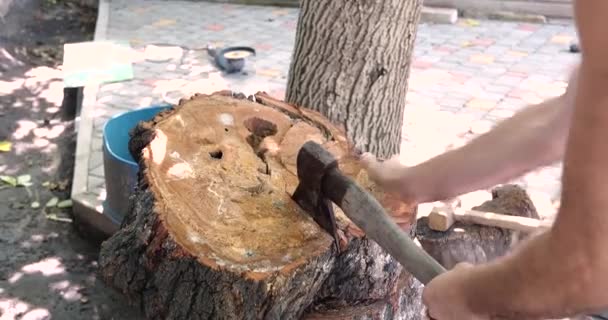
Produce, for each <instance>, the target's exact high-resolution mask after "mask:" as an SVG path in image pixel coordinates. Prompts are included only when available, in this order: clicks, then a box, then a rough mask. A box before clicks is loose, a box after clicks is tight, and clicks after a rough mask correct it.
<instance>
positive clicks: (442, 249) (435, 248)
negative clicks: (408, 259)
mask: <svg viewBox="0 0 608 320" xmlns="http://www.w3.org/2000/svg"><path fill="white" fill-rule="evenodd" d="M472 209H474V210H480V211H490V212H496V213H502V214H506V215H516V216H522V217H528V218H535V219H538V218H539V215H538V213H537V211H536V208H535V207H534V204H533V203H532V200H531V199H530V197H529V196H528V194H527V193H526V191H525V190H524V189H522V188H521V187H519V186H517V185H510V184H509V185H504V186H499V187H497V188H495V189H493V190H492V200H489V201H486V202H484V203H483V204H481V205H479V206H476V207H474V208H472ZM416 235H417V237H418V240H419V241H420V244H421V245H422V247H423V248H424V249H425V250H426V251H427V252H428V253H429V254H430V255H431V256H432V257H434V258H435V259H436V260H437V261H439V263H441V264H442V265H443V266H444V267H445V268H447V269H451V268H452V267H453V266H454V265H456V264H457V263H460V262H469V263H473V264H478V263H484V262H488V261H491V260H493V259H496V258H498V257H500V256H503V255H505V254H506V253H507V252H508V251H509V249H510V248H512V247H513V246H514V245H515V244H516V243H517V242H518V241H520V240H523V239H524V238H526V237H529V236H531V235H525V234H521V233H520V232H516V231H512V230H506V229H502V228H495V227H486V226H480V225H474V224H466V223H462V222H456V223H454V225H453V226H452V227H451V228H450V229H449V230H447V231H446V232H439V231H434V230H432V229H431V228H430V227H429V225H428V219H427V218H426V217H422V218H420V219H419V220H418V223H417V230H416Z"/></svg>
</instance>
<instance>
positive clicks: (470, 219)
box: [429, 207, 553, 233]
mask: <svg viewBox="0 0 608 320" xmlns="http://www.w3.org/2000/svg"><path fill="white" fill-rule="evenodd" d="M456 221H461V222H465V223H472V224H479V225H483V226H489V227H498V228H504V229H510V230H515V231H522V232H525V233H531V232H536V231H542V230H546V229H548V228H550V227H551V225H552V224H553V221H545V220H539V219H534V218H526V217H520V216H511V215H507V214H499V213H493V212H485V211H478V210H462V209H451V208H446V207H436V208H434V209H433V211H432V212H431V214H430V215H429V227H430V228H431V229H433V230H436V231H447V230H448V229H449V228H450V227H451V226H452V225H453V224H454V222H456Z"/></svg>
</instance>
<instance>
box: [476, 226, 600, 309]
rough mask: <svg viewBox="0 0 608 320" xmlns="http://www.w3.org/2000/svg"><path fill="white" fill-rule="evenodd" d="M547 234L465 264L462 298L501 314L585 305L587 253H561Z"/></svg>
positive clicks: (477, 307) (478, 307) (549, 233)
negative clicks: (497, 255)
mask: <svg viewBox="0 0 608 320" xmlns="http://www.w3.org/2000/svg"><path fill="white" fill-rule="evenodd" d="M552 236H553V235H552V233H551V232H547V233H544V234H542V235H539V236H537V237H535V238H532V239H530V241H528V242H527V243H525V244H524V245H522V246H521V247H520V248H518V249H519V250H517V251H516V252H513V253H512V254H511V255H508V256H505V257H503V258H501V259H497V260H496V261H494V262H491V263H488V264H485V265H480V266H477V267H474V268H473V269H471V272H470V279H469V282H468V283H467V288H466V290H467V293H466V295H467V297H468V298H469V305H470V306H471V308H472V309H473V310H474V311H476V312H480V313H481V314H489V315H493V316H496V317H500V318H506V319H548V318H561V317H566V316H572V315H575V314H578V313H580V312H581V308H582V307H584V306H587V305H588V301H586V299H587V298H588V292H585V290H586V288H587V286H586V285H585V284H586V283H588V282H587V281H585V280H584V279H583V278H584V277H585V275H584V273H585V272H587V270H589V268H588V266H587V265H586V262H587V258H586V257H585V256H584V255H581V254H579V253H576V252H572V254H565V253H564V252H563V251H562V248H558V247H557V246H556V245H555V241H554V239H551V238H552Z"/></svg>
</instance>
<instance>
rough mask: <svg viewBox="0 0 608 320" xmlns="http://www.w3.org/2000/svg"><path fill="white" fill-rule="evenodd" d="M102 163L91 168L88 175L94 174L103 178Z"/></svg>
mask: <svg viewBox="0 0 608 320" xmlns="http://www.w3.org/2000/svg"><path fill="white" fill-rule="evenodd" d="M103 170H104V169H103V164H101V165H100V166H97V167H95V168H93V169H91V170H89V175H90V176H96V177H98V178H103V177H104V172H103Z"/></svg>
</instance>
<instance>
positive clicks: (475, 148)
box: [403, 95, 572, 203]
mask: <svg viewBox="0 0 608 320" xmlns="http://www.w3.org/2000/svg"><path fill="white" fill-rule="evenodd" d="M571 113H572V104H571V103H569V101H568V97H567V96H566V95H563V96H560V97H556V98H553V99H550V100H547V101H545V102H543V103H540V104H538V105H533V106H530V107H528V108H526V109H524V110H522V111H521V112H519V113H517V114H516V115H514V116H513V117H511V118H509V119H507V120H505V121H503V122H501V123H499V124H498V125H496V126H495V127H494V128H493V129H492V130H491V131H489V132H488V133H486V134H484V135H481V136H479V137H477V138H475V139H473V140H472V141H471V142H470V143H468V144H466V145H465V146H463V147H461V148H458V149H455V150H452V151H449V152H446V153H443V154H441V155H439V156H436V157H434V158H432V159H430V160H428V161H425V162H423V163H421V164H419V165H416V166H413V167H410V168H406V169H405V173H404V178H403V181H404V183H406V184H409V185H410V186H411V188H412V189H413V190H414V191H413V192H415V196H414V197H413V198H414V200H415V201H416V203H424V202H432V201H439V200H445V199H449V198H453V197H455V196H458V195H461V194H464V193H467V192H471V191H475V190H479V189H484V188H488V187H491V186H494V185H496V184H499V183H503V182H506V181H508V180H510V179H512V178H515V177H518V176H521V175H523V174H525V173H526V172H529V171H531V170H533V169H536V168H538V167H541V166H545V165H550V164H551V163H553V162H555V161H558V160H561V158H562V157H563V155H564V151H565V144H566V137H567V132H568V129H569V125H570V118H571Z"/></svg>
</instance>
